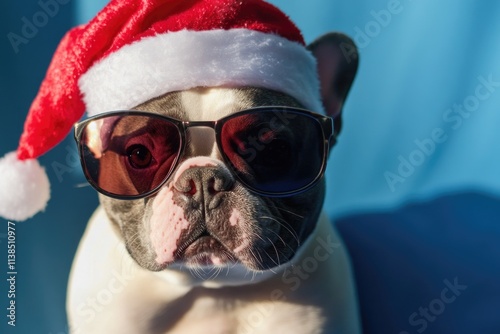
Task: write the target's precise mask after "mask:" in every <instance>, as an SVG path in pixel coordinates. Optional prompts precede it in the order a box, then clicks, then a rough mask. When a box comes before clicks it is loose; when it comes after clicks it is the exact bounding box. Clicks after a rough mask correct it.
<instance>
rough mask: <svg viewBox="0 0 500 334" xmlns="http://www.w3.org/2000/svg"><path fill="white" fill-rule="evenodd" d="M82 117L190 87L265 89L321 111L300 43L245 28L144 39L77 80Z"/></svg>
mask: <svg viewBox="0 0 500 334" xmlns="http://www.w3.org/2000/svg"><path fill="white" fill-rule="evenodd" d="M78 84H79V88H80V91H81V92H82V93H83V100H84V103H85V105H86V108H87V114H88V115H89V116H94V115H97V114H100V113H103V112H107V111H114V110H127V109H131V108H133V107H135V106H137V105H139V104H141V103H143V102H146V101H148V100H150V99H152V98H155V97H158V96H161V95H163V94H165V93H169V92H174V91H180V90H186V89H190V88H194V87H218V86H224V87H244V86H254V87H262V88H268V89H272V90H276V91H280V92H282V93H286V94H288V95H291V96H292V97H294V98H295V99H297V100H298V101H299V102H300V103H301V104H303V105H304V107H305V108H308V109H310V110H312V111H316V112H323V107H322V105H321V100H320V95H319V94H320V90H319V89H320V88H319V81H318V76H317V70H316V60H315V59H314V57H313V56H312V54H311V53H310V52H309V51H308V50H307V49H306V48H305V47H304V46H303V45H301V44H299V43H296V42H292V41H290V40H287V39H285V38H283V37H280V36H278V35H275V34H268V33H262V32H258V31H253V30H248V29H231V30H221V29H218V30H208V31H191V30H181V31H178V32H169V33H165V34H159V35H156V36H153V37H146V38H143V39H141V40H139V41H137V42H134V43H132V44H130V45H126V46H124V47H122V48H121V49H119V50H117V51H116V52H114V53H112V54H110V55H109V56H107V57H105V58H104V59H102V60H100V61H98V62H96V63H95V64H94V65H92V66H91V67H90V68H89V70H88V71H87V72H86V73H85V74H84V75H83V76H81V78H80V79H79V82H78Z"/></svg>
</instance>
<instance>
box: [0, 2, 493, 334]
mask: <svg viewBox="0 0 500 334" xmlns="http://www.w3.org/2000/svg"><path fill="white" fill-rule="evenodd" d="M61 2H63V1H62V0H61ZM271 2H272V3H274V4H276V5H278V6H279V7H280V8H282V9H283V10H284V11H285V12H286V13H287V14H289V15H290V16H291V18H292V19H293V20H294V21H295V22H296V23H297V25H298V26H299V27H300V28H301V29H302V31H303V33H304V36H305V38H306V40H307V41H308V42H310V41H312V40H313V39H314V38H315V37H317V36H318V35H320V34H322V33H324V32H326V31H330V30H338V31H342V32H344V33H346V34H348V35H350V36H351V37H353V38H354V40H355V41H356V42H357V44H358V46H359V48H360V55H361V57H360V60H361V62H360V67H359V71H358V76H357V78H356V81H355V83H354V86H353V89H352V91H351V93H350V95H349V98H348V101H347V104H346V105H345V108H344V113H345V114H344V127H343V130H342V134H341V136H340V138H339V144H338V145H337V146H336V148H335V150H334V152H333V154H332V156H331V158H330V161H329V167H328V172H327V180H328V196H327V199H326V202H325V208H326V210H327V212H328V213H329V214H330V216H331V217H332V219H333V220H334V221H335V223H336V224H337V227H338V228H339V230H340V231H341V233H342V236H343V238H344V240H345V242H346V245H347V246H348V249H349V252H350V254H351V256H352V260H353V266H354V273H355V276H356V282H357V284H358V289H359V299H360V304H361V312H362V321H363V326H364V332H365V333H384V334H386V333H394V334H405V333H412V334H413V333H422V332H425V333H454V334H460V333H472V332H474V331H478V332H480V333H492V334H498V333H500V227H499V225H500V224H499V223H500V175H499V174H500V173H499V171H500V132H499V131H498V128H499V127H500V110H499V109H500V87H496V88H494V89H493V92H491V94H490V96H489V97H488V98H487V99H484V100H481V101H479V100H478V101H479V104H478V105H476V106H473V107H474V108H472V109H474V110H473V111H471V112H470V113H469V115H468V116H467V118H464V117H462V118H461V121H460V123H455V121H454V122H450V121H449V120H448V121H447V120H446V119H445V118H446V115H448V116H449V115H451V114H448V113H449V110H450V108H451V109H453V108H454V106H457V105H461V104H464V103H467V102H470V101H474V96H475V94H476V87H477V86H478V85H480V84H481V81H480V80H479V79H478V78H479V77H483V78H485V79H488V78H489V77H491V78H492V80H493V81H494V82H500V2H498V1H494V0H489V1H488V0H483V1H480V2H479V1H473V0H462V1H452V0H441V1H439V2H437V1H431V0H403V1H385V0H384V1H381V0H371V1H367V0H352V1H340V0H333V1H332V0H309V1H307V2H306V1H298V0H294V1H291V0H274V1H271ZM103 4H104V1H89V0H86V1H84V0H80V1H78V0H73V1H69V2H68V3H67V4H61V5H60V6H59V9H58V11H57V13H56V14H55V15H54V16H53V17H51V18H50V19H49V20H48V22H47V24H45V25H44V26H43V27H40V28H39V29H38V31H37V32H36V34H34V36H33V37H32V38H29V40H28V42H27V43H26V44H21V45H19V48H18V50H17V51H18V52H15V50H14V48H13V47H12V45H11V43H10V42H9V39H8V37H7V36H8V34H9V33H10V32H13V33H16V34H21V29H22V26H23V21H22V18H23V17H26V18H28V20H31V18H32V17H33V15H35V14H36V13H37V12H39V11H40V10H42V9H41V7H40V5H39V4H38V2H37V1H17V2H1V3H0V18H1V19H0V36H3V37H2V38H1V39H0V52H1V53H0V60H1V61H0V105H1V110H2V117H3V120H2V121H1V122H0V136H1V137H0V139H1V140H0V155H3V154H4V153H6V152H8V151H12V150H14V149H15V148H16V146H17V141H18V138H19V136H20V133H21V132H22V127H23V122H24V118H25V116H26V113H27V110H28V108H29V105H30V103H31V101H32V99H33V98H34V96H35V94H36V92H37V90H38V86H39V84H40V82H41V80H42V79H43V76H44V73H45V70H46V68H47V66H48V63H49V61H50V59H51V55H52V53H53V52H54V50H55V47H56V46H57V43H58V42H59V40H60V38H61V37H62V35H63V34H64V32H65V31H66V30H67V29H69V28H70V27H71V26H74V25H75V24H77V23H81V22H85V21H87V20H88V19H89V18H90V17H92V16H93V14H94V13H95V12H96V11H97V10H98V9H99V8H100V7H102V5H103ZM390 9H392V11H393V13H391V12H390V11H389V10H390ZM387 13H391V14H390V16H388V15H387ZM482 92H485V91H484V90H482ZM456 122H458V121H456ZM436 129H441V130H442V133H443V136H442V137H443V138H446V139H445V140H443V141H442V142H440V143H435V145H434V146H435V147H434V149H432V150H431V149H430V148H429V147H430V146H429V147H428V150H427V151H428V152H427V153H426V152H424V150H422V149H421V148H420V147H419V146H418V145H417V144H416V142H420V143H422V142H427V143H428V141H429V140H431V138H432V136H433V132H434V131H436ZM419 152H420V153H419ZM75 154H76V149H75V147H74V144H73V143H72V138H69V137H68V138H67V139H66V141H65V142H63V143H62V144H60V145H59V146H58V147H57V148H55V149H54V150H52V151H51V152H49V153H48V154H46V155H45V156H44V157H42V158H41V159H40V161H41V163H42V164H43V165H44V166H45V167H46V170H47V173H48V175H49V178H50V180H51V184H52V199H51V201H50V204H49V206H48V209H47V210H46V212H44V213H42V214H39V215H38V216H36V217H35V218H34V219H31V220H29V221H27V222H24V223H18V224H17V225H16V229H17V267H18V277H17V291H16V292H17V296H16V297H17V298H16V302H17V326H16V327H15V328H11V327H7V326H6V318H4V315H3V312H4V311H2V316H1V318H0V319H4V320H1V323H0V332H2V333H53V334H61V333H67V325H66V318H65V311H64V301H65V289H66V284H67V277H68V274H69V269H70V265H71V261H72V257H73V255H74V252H75V250H76V247H77V244H78V241H79V239H80V236H81V233H82V232H83V229H84V227H85V224H86V222H87V220H88V218H89V216H90V215H91V213H92V211H93V210H94V208H95V207H96V206H97V196H96V194H95V192H94V191H93V190H92V189H91V188H90V187H85V186H81V184H84V183H85V181H84V179H83V177H82V175H81V173H80V167H79V165H78V163H77V160H76V155H75ZM401 159H403V160H406V161H413V162H414V165H415V166H413V168H411V167H410V169H409V170H406V172H407V173H406V174H405V176H404V177H401V179H399V180H400V181H401V182H396V183H394V184H393V186H392V187H391V184H390V182H388V181H387V178H386V175H387V173H388V172H389V173H393V174H392V175H397V174H398V169H401V168H402V167H401V166H400V165H401V161H402V160H401ZM410 163H411V162H410ZM407 168H408V167H407ZM401 170H402V169H401ZM403 172H405V171H404V170H403ZM6 232H7V228H6V224H5V228H3V229H0V242H1V243H0V254H7V251H6V239H5V233H6ZM4 258H6V257H4ZM0 268H5V266H4V265H3V264H0ZM3 271H4V272H6V270H3ZM90 274H91V273H89V275H90ZM2 275H4V274H2ZM1 281H2V284H0V309H4V308H5V307H7V298H6V291H7V286H6V284H5V281H4V279H2V280H1ZM447 282H448V283H450V282H451V283H453V282H458V283H459V285H460V286H462V287H465V288H464V289H463V290H461V291H460V292H459V293H460V294H459V295H457V296H456V298H455V299H454V301H453V302H450V303H444V302H443V299H442V292H443V290H444V289H445V288H447ZM448 293H449V292H448ZM447 296H451V295H447ZM441 305H442V306H443V307H440V306H441ZM424 308H427V309H429V308H430V310H429V311H428V312H430V313H429V314H428V316H427V319H426V317H425V316H423V315H421V314H419V313H420V312H422V311H421V310H422V309H424ZM415 313H416V316H415ZM412 316H413V321H410V318H411V317H412ZM424 325H425V326H424ZM424 327H425V328H424ZM3 328H6V330H4V329H3Z"/></svg>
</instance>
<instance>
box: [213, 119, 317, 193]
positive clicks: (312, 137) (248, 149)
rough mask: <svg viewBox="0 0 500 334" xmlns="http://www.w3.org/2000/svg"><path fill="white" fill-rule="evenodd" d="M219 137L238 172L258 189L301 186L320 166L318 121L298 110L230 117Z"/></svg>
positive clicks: (283, 190) (273, 190)
mask: <svg viewBox="0 0 500 334" xmlns="http://www.w3.org/2000/svg"><path fill="white" fill-rule="evenodd" d="M221 141H222V143H221V144H222V148H223V151H224V153H225V155H226V156H227V158H228V160H229V161H230V162H231V164H232V165H233V168H234V169H235V170H236V171H237V173H238V176H239V177H240V178H241V179H242V180H243V182H244V183H246V184H247V185H249V186H250V187H252V188H255V189H256V190H258V191H263V192H267V193H277V194H278V193H286V192H293V191H296V190H299V189H302V188H304V187H306V186H308V185H309V184H311V183H312V182H313V181H314V180H315V179H316V178H317V177H318V175H319V174H320V172H321V169H322V165H323V157H324V144H323V135H322V128H321V125H320V123H319V122H318V121H317V120H316V119H315V118H313V117H310V116H308V115H306V114H303V113H300V112H290V111H282V110H278V109H277V110H275V111H261V112H255V113H251V114H244V115H241V116H237V117H233V118H231V119H229V120H228V121H226V122H225V124H224V125H223V127H222V133H221Z"/></svg>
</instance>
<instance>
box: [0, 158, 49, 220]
mask: <svg viewBox="0 0 500 334" xmlns="http://www.w3.org/2000/svg"><path fill="white" fill-rule="evenodd" d="M49 198H50V184H49V178H48V177H47V174H46V173H45V170H44V169H43V168H42V167H41V166H40V164H39V163H38V161H37V160H36V159H30V160H18V159H17V156H16V153H15V152H11V153H8V154H6V155H5V156H4V157H3V158H1V159H0V216H2V217H4V218H5V219H8V220H14V221H23V220H26V219H28V218H31V217H33V216H34V215H35V214H36V213H38V212H40V211H42V210H44V209H45V206H46V205H47V202H48V201H49Z"/></svg>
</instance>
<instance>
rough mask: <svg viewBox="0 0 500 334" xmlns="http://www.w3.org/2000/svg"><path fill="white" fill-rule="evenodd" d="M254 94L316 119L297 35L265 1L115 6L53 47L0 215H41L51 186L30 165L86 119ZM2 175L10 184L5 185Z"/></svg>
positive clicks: (1, 187)
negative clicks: (191, 93) (186, 100)
mask: <svg viewBox="0 0 500 334" xmlns="http://www.w3.org/2000/svg"><path fill="white" fill-rule="evenodd" d="M202 86H225V87H242V86H256V87H263V88H269V89H273V90H277V91H280V92H283V93H286V94H289V95H291V96H293V97H295V98H296V99H297V100H298V101H299V102H301V103H302V104H303V105H304V106H305V107H306V108H309V109H312V110H315V111H318V112H320V111H322V110H323V108H322V105H321V100H320V95H319V83H318V79H317V73H316V64H315V60H314V58H313V56H312V55H311V54H310V53H309V51H307V50H306V48H305V45H304V40H303V38H302V35H301V33H300V31H299V30H298V29H297V27H296V26H295V25H294V24H293V22H291V21H290V19H289V18H288V17H287V16H286V15H285V14H283V13H282V12H281V11H280V10H279V9H277V8H276V7H274V6H273V5H271V4H269V3H266V2H264V1H262V0H189V1H187V0H112V1H111V2H110V3H109V4H108V5H107V6H106V7H105V8H104V9H103V10H102V11H101V12H100V13H98V14H97V16H96V17H95V18H94V19H93V20H92V21H90V22H89V23H88V24H86V25H82V26H79V27H76V28H74V29H72V30H70V31H69V32H68V33H67V34H66V36H64V38H63V39H62V41H61V43H60V44H59V46H58V48H57V50H56V52H55V54H54V57H53V59H52V62H51V64H50V66H49V69H48V71H47V74H46V77H45V79H44V80H43V82H42V84H41V87H40V90H39V92H38V95H37V96H36V98H35V100H34V101H33V104H32V105H31V108H30V111H29V114H28V118H27V119H26V122H25V125H24V132H23V134H22V136H21V140H20V143H19V147H18V149H17V151H16V152H15V153H10V154H7V155H6V156H5V157H4V158H2V159H0V175H2V178H1V179H0V216H3V217H5V218H7V219H11V220H17V221H21V220H25V219H28V218H30V217H32V216H33V215H34V214H36V213H37V212H39V211H41V210H43V209H44V208H45V206H46V203H47V201H48V200H49V197H50V195H49V194H50V190H49V188H50V186H49V182H48V178H47V176H46V174H45V171H44V170H43V168H41V167H40V165H39V164H38V162H37V161H36V158H38V157H39V156H41V155H43V154H44V153H46V152H47V151H48V150H50V149H52V148H53V147H55V146H56V145H57V144H58V143H59V142H60V141H62V140H63V139H64V137H65V136H66V135H67V134H68V133H69V131H70V130H71V127H72V126H73V124H74V123H75V122H77V121H78V120H79V119H80V118H81V117H82V116H83V114H84V113H85V111H87V114H88V115H89V116H92V115H96V114H99V113H102V112H107V111H113V110H124V109H125V110H126V109H130V108H133V107H134V106H136V105H138V104H140V103H143V102H145V101H147V100H149V99H152V98H154V97H158V96H160V95H163V94H165V93H168V92H173V91H178V90H185V89H189V88H194V87H202ZM6 175H7V176H6Z"/></svg>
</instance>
